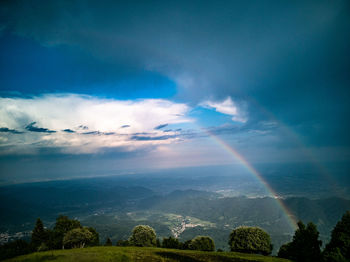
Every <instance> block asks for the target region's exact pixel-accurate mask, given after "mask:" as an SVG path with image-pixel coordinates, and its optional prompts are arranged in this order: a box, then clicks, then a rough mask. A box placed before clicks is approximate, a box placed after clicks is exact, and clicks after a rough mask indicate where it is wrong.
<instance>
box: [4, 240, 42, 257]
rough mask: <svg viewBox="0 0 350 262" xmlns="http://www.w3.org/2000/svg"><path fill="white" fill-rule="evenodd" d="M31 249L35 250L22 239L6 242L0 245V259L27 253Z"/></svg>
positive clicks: (31, 250)
mask: <svg viewBox="0 0 350 262" xmlns="http://www.w3.org/2000/svg"><path fill="white" fill-rule="evenodd" d="M33 251H35V250H33V249H32V246H31V245H30V244H29V243H27V242H26V241H24V240H23V239H18V240H15V241H13V242H8V243H5V244H3V245H0V261H2V260H5V259H8V258H11V257H16V256H20V255H24V254H28V253H31V252H33Z"/></svg>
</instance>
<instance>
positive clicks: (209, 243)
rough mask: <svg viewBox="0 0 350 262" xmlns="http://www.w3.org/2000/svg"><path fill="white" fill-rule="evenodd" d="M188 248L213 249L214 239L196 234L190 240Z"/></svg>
mask: <svg viewBox="0 0 350 262" xmlns="http://www.w3.org/2000/svg"><path fill="white" fill-rule="evenodd" d="M189 248H190V249H192V250H201V251H214V250H215V244H214V240H213V239H212V238H211V237H208V236H196V237H195V238H194V239H192V240H191V242H190V244H189Z"/></svg>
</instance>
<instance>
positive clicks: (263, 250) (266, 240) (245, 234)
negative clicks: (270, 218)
mask: <svg viewBox="0 0 350 262" xmlns="http://www.w3.org/2000/svg"><path fill="white" fill-rule="evenodd" d="M228 244H229V245H230V248H231V251H238V252H243V253H255V254H262V255H269V254H271V251H272V245H271V239H270V236H269V234H267V233H266V232H265V231H264V230H262V229H261V228H258V227H238V228H236V229H234V230H233V231H232V233H231V234H230V239H229V242H228Z"/></svg>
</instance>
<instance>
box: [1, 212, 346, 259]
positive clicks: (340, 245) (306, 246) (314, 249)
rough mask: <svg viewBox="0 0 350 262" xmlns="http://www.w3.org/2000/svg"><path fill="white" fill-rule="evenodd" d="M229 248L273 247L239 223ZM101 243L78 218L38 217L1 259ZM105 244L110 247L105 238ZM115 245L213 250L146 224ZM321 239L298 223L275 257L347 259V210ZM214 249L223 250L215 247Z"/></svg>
mask: <svg viewBox="0 0 350 262" xmlns="http://www.w3.org/2000/svg"><path fill="white" fill-rule="evenodd" d="M228 244H229V247H230V250H231V251H234V252H242V253H251V254H261V255H270V254H271V252H272V249H273V246H272V244H271V238H270V236H269V234H267V233H266V232H265V231H264V230H262V229H261V228H258V227H247V226H241V227H238V228H236V229H234V230H232V232H231V234H230V235H229V241H228ZM98 245H100V239H99V234H98V233H97V231H96V230H95V229H94V228H92V227H84V226H82V225H81V224H80V222H79V221H78V220H75V219H69V218H68V217H67V216H59V217H58V218H57V219H56V223H55V225H54V227H53V228H52V229H46V228H45V227H44V224H43V222H42V221H41V219H40V218H38V219H37V221H36V225H35V227H34V229H33V231H32V237H31V241H30V242H29V243H28V242H26V241H24V240H16V241H13V242H11V243H7V244H4V245H2V246H1V247H0V254H1V255H0V260H1V259H6V258H10V257H14V256H18V255H23V254H27V253H31V252H35V251H46V250H54V249H70V248H84V247H88V246H98ZM104 245H105V246H112V245H113V243H112V241H111V239H110V238H107V240H106V242H105V244H104ZM116 246H138V247H161V248H173V249H184V250H186V249H188V250H201V251H215V243H214V240H213V239H212V238H211V237H209V236H196V237H195V238H193V239H191V240H187V241H185V242H181V241H179V240H178V239H177V238H174V237H171V236H170V237H165V238H163V239H162V240H160V239H159V238H157V235H156V232H155V230H154V229H153V228H152V227H150V226H147V225H138V226H136V227H134V228H133V230H132V232H131V235H130V237H129V238H128V239H126V240H118V241H117V242H116ZM321 247H322V241H321V240H319V232H318V230H317V227H316V225H315V224H313V223H312V222H310V223H308V224H307V225H304V224H303V223H302V222H301V221H299V222H298V228H297V230H296V231H295V233H294V236H293V239H292V241H291V242H289V243H286V244H284V245H282V246H281V247H280V249H279V251H278V257H281V258H287V259H290V260H293V261H296V262H314V261H323V262H346V261H350V212H349V211H347V212H346V213H345V214H344V215H343V217H342V219H341V220H340V221H339V222H338V223H337V224H336V226H335V227H334V229H333V231H332V234H331V240H330V242H329V243H328V244H327V245H326V246H325V248H324V249H323V250H321ZM217 251H222V250H220V249H218V250H217Z"/></svg>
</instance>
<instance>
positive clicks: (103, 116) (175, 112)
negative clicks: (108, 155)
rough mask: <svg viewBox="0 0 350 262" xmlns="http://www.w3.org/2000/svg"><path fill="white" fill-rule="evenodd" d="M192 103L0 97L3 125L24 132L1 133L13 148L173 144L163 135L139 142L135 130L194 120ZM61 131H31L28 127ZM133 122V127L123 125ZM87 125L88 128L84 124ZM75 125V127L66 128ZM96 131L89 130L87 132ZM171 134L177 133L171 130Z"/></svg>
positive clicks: (156, 133) (155, 133)
mask: <svg viewBox="0 0 350 262" xmlns="http://www.w3.org/2000/svg"><path fill="white" fill-rule="evenodd" d="M188 111H189V107H188V106H187V105H186V104H181V103H174V102H171V101H169V100H164V99H142V100H126V101H125V100H115V99H101V98H97V97H92V96H83V95H76V94H47V95H42V96H38V97H33V98H0V128H1V127H6V128H9V129H11V130H17V131H22V132H24V133H23V134H10V133H8V132H7V133H6V132H2V133H0V137H2V139H1V140H0V145H2V146H3V147H5V146H6V148H11V147H21V148H22V147H25V146H32V147H61V148H62V150H65V151H69V152H72V153H74V152H77V153H81V152H94V151H96V150H98V149H99V148H104V147H127V148H129V149H130V148H134V147H140V146H145V145H149V144H166V143H171V141H172V140H174V139H176V137H175V136H174V137H171V136H169V137H170V139H163V140H152V139H149V140H143V141H134V140H132V139H130V138H131V136H132V135H134V134H135V133H148V134H147V135H148V136H151V137H152V136H154V137H156V136H160V135H162V130H159V131H158V130H154V128H155V127H156V126H159V125H163V124H169V125H170V124H178V123H184V122H190V121H192V120H191V119H190V118H188V117H186V114H187V112H188ZM32 122H36V124H35V127H38V128H39V127H40V128H46V129H48V130H53V131H57V132H56V133H45V132H30V131H28V130H26V126H28V125H29V124H30V123H32ZM126 125H128V126H129V127H128V128H122V127H123V126H124V127H125V126H126ZM81 126H86V127H87V128H82V127H81ZM64 129H70V130H72V131H74V132H64V131H63V130H64ZM94 131H98V132H95V133H94V134H84V133H87V132H94ZM168 135H171V134H168Z"/></svg>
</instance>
